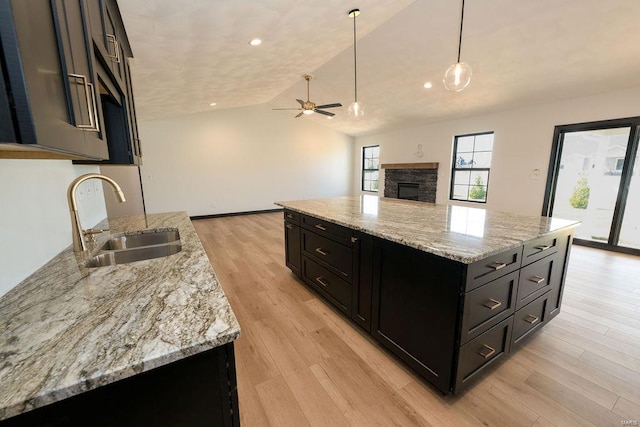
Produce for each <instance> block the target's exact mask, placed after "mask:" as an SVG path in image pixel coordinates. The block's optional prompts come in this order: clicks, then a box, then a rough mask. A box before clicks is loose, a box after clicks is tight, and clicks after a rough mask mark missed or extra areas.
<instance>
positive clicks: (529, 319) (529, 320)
mask: <svg viewBox="0 0 640 427" xmlns="http://www.w3.org/2000/svg"><path fill="white" fill-rule="evenodd" d="M538 320H540V318H539V317H536V316H534V315H533V314H527V317H525V319H524V321H525V322H527V323H530V324H532V325H533V324H534V323H536V322H537V321H538Z"/></svg>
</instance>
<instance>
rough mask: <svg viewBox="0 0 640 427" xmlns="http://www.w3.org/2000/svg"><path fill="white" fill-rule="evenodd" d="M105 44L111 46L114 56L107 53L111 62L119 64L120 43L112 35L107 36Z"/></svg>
mask: <svg viewBox="0 0 640 427" xmlns="http://www.w3.org/2000/svg"><path fill="white" fill-rule="evenodd" d="M107 42H109V43H112V44H113V50H114V51H115V55H111V53H108V54H107V55H108V56H109V57H110V58H111V60H112V61H113V62H116V63H118V64H119V63H120V43H118V40H117V39H116V36H114V35H113V34H107Z"/></svg>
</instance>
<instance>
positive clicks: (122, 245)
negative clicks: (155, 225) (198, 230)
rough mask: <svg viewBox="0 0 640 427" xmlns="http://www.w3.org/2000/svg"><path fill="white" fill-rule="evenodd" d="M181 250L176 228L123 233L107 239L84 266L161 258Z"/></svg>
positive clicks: (99, 265) (91, 266)
mask: <svg viewBox="0 0 640 427" xmlns="http://www.w3.org/2000/svg"><path fill="white" fill-rule="evenodd" d="M181 250H182V244H181V243H180V233H178V229H177V228H173V229H164V230H144V231H141V232H135V233H125V234H123V235H121V236H115V237H112V238H110V239H109V240H107V242H106V243H105V244H104V245H102V247H101V248H100V249H99V250H98V252H97V253H96V254H95V255H94V256H92V257H91V258H89V259H88V260H87V261H86V262H85V264H84V265H85V267H87V268H95V267H105V266H108V265H116V264H127V263H130V262H135V261H143V260H145V259H153V258H161V257H165V256H169V255H173V254H177V253H178V252H180V251H181Z"/></svg>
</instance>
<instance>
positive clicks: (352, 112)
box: [347, 9, 364, 119]
mask: <svg viewBox="0 0 640 427" xmlns="http://www.w3.org/2000/svg"><path fill="white" fill-rule="evenodd" d="M358 15H360V9H353V10H350V11H349V18H353V88H354V95H355V96H354V98H355V100H354V101H353V102H352V103H351V105H349V109H348V110H347V113H348V114H349V117H352V118H354V119H359V118H361V117H362V116H364V107H363V106H362V103H361V102H358V59H357V58H358V56H357V49H356V17H357V16H358Z"/></svg>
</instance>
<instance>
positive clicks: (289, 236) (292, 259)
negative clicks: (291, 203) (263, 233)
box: [284, 211, 302, 277]
mask: <svg viewBox="0 0 640 427" xmlns="http://www.w3.org/2000/svg"><path fill="white" fill-rule="evenodd" d="M284 219H285V221H284V241H285V251H284V256H285V264H286V265H287V267H289V269H290V270H291V271H292V272H293V273H294V274H295V275H296V276H298V277H300V275H301V272H302V255H301V252H300V225H299V224H300V218H299V216H298V214H296V213H295V212H291V211H285V212H284Z"/></svg>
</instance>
